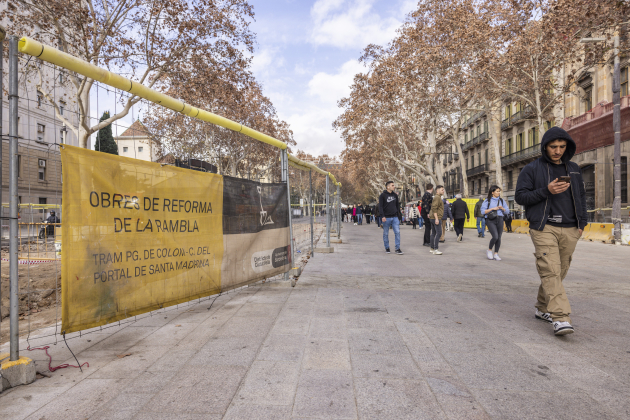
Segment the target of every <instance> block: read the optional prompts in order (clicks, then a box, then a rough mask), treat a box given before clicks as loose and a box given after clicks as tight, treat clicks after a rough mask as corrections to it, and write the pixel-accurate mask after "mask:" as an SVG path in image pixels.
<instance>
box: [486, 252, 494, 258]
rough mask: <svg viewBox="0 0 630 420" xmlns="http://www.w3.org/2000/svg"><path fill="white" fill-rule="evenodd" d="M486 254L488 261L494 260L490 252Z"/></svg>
mask: <svg viewBox="0 0 630 420" xmlns="http://www.w3.org/2000/svg"><path fill="white" fill-rule="evenodd" d="M487 254H488V259H489V260H494V255H493V254H492V251H488V252H487Z"/></svg>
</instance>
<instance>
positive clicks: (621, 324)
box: [0, 224, 630, 420]
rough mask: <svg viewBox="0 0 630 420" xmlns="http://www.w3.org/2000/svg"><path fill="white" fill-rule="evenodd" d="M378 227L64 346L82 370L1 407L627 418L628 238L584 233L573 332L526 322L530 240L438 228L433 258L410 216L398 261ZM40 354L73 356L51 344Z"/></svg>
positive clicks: (39, 411) (39, 413) (160, 415)
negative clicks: (245, 281) (441, 233)
mask: <svg viewBox="0 0 630 420" xmlns="http://www.w3.org/2000/svg"><path fill="white" fill-rule="evenodd" d="M381 232H382V231H381V230H380V229H378V228H377V227H376V226H374V225H363V226H353V225H351V224H344V229H343V231H342V237H343V238H344V240H345V241H347V243H346V244H342V245H338V246H336V252H335V253H334V254H317V255H316V257H315V258H313V259H311V260H310V262H309V263H308V265H307V267H306V270H305V272H304V273H303V275H302V277H301V278H300V280H299V282H298V285H297V286H296V287H295V288H291V287H289V285H288V284H287V283H286V282H272V283H267V284H264V285H260V286H256V287H249V288H246V289H243V290H241V291H240V292H238V293H232V294H229V295H226V296H222V297H220V298H218V299H217V301H216V302H215V304H214V306H213V307H212V309H211V310H208V307H209V302H203V303H202V304H196V305H192V306H185V307H183V308H182V309H180V310H178V311H170V312H166V313H164V314H160V315H157V316H153V317H151V318H147V319H144V320H142V321H138V322H136V323H134V324H131V325H129V326H126V327H124V328H115V329H110V330H107V332H106V333H94V334H90V335H86V336H84V337H83V338H80V339H74V340H72V342H70V345H71V347H72V349H73V350H74V351H75V353H78V357H79V360H80V361H81V362H83V361H88V362H89V363H90V367H89V368H85V369H84V372H83V373H81V372H79V370H78V369H62V370H58V371H56V372H54V373H52V374H51V376H52V377H51V378H44V379H39V380H37V381H36V382H35V383H34V384H32V385H29V386H23V387H19V388H15V389H13V390H9V391H7V392H5V393H3V394H2V395H0V418H2V419H3V420H9V419H24V418H27V419H46V420H50V419H63V420H71V419H86V418H90V419H101V418H102V419H158V420H159V419H184V420H186V419H220V418H225V419H302V418H304V419H307V418H325V419H355V418H360V419H372V418H373V419H446V418H448V419H485V418H495V419H511V418H514V419H517V418H518V419H529V418H531V419H540V418H554V419H608V418H611V419H628V418H630V323H629V322H628V318H629V317H630V279H629V276H628V260H629V259H630V249H629V248H627V247H623V248H622V247H614V246H611V245H603V244H596V243H586V242H580V244H579V245H578V249H577V251H576V253H575V255H574V263H573V268H572V269H571V272H570V273H569V278H568V279H567V282H566V283H567V290H568V293H569V297H570V300H571V304H572V306H573V311H574V315H573V321H574V326H575V328H576V333H575V334H573V335H569V336H566V337H562V338H557V337H554V336H553V333H552V328H551V326H550V325H549V324H546V323H543V322H541V321H537V320H536V319H535V318H534V315H533V311H534V308H533V304H534V299H535V294H536V290H537V287H538V279H537V275H536V270H535V267H534V265H533V256H532V252H533V247H532V245H531V241H530V240H529V237H528V236H526V235H515V234H510V235H505V236H504V247H503V249H502V252H501V256H502V258H503V261H502V262H496V261H488V260H486V259H484V258H485V254H484V251H485V247H486V246H487V243H486V242H487V240H486V239H483V240H482V239H479V238H477V237H476V232H474V231H469V230H467V231H466V236H467V237H466V238H465V240H464V242H462V243H456V242H455V240H454V234H453V233H452V232H449V233H448V234H447V242H446V244H444V245H443V246H441V249H442V250H443V251H444V255H442V256H433V255H430V254H429V252H428V249H427V248H426V247H422V246H421V243H422V240H421V238H420V235H422V233H423V231H422V230H420V231H414V230H412V229H411V228H410V227H404V228H403V232H402V236H403V241H402V249H403V251H405V255H404V256H397V255H394V254H391V255H386V254H385V253H384V252H383V247H382V242H381ZM392 239H393V234H392ZM32 344H34V345H37V341H36V340H35V341H34V342H32ZM25 353H27V352H25ZM51 354H53V356H54V358H55V361H54V363H53V365H57V364H59V363H62V362H63V363H74V360H73V359H71V356H70V353H69V352H68V350H67V349H66V348H65V346H63V345H62V344H59V345H57V346H55V347H53V348H52V349H51ZM124 355H126V356H125V357H120V356H124ZM29 356H32V357H33V358H35V359H37V361H38V362H37V363H38V367H39V368H40V369H41V370H46V369H47V362H46V361H45V360H46V356H45V354H44V353H43V352H41V351H37V352H32V353H29Z"/></svg>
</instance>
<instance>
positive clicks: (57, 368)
mask: <svg viewBox="0 0 630 420" xmlns="http://www.w3.org/2000/svg"><path fill="white" fill-rule="evenodd" d="M49 348H50V346H46V347H37V348H34V349H32V348H31V347H30V346H29V347H28V348H27V349H26V350H28V351H33V350H44V351H45V352H46V356H48V370H49V371H51V372H54V371H56V370H59V369H65V368H69V367H73V368H78V369H81V368H82V367H83V366H84V365H87V367H90V364H89V363H88V362H85V363H83V364H82V365H80V366H75V365H71V364H68V363H65V364H63V365H59V366H57V367H52V366H50V364H51V363H52V356H51V355H50V354H48V349H49Z"/></svg>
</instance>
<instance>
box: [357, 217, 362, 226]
mask: <svg viewBox="0 0 630 420" xmlns="http://www.w3.org/2000/svg"><path fill="white" fill-rule="evenodd" d="M357 223H358V224H360V225H362V224H363V214H357Z"/></svg>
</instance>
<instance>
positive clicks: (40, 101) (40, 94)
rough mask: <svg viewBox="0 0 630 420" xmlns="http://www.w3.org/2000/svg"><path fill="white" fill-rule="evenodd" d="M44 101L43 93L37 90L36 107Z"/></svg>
mask: <svg viewBox="0 0 630 420" xmlns="http://www.w3.org/2000/svg"><path fill="white" fill-rule="evenodd" d="M43 102H44V95H43V94H42V93H41V92H37V107H38V108H41V107H42V103H43Z"/></svg>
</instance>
